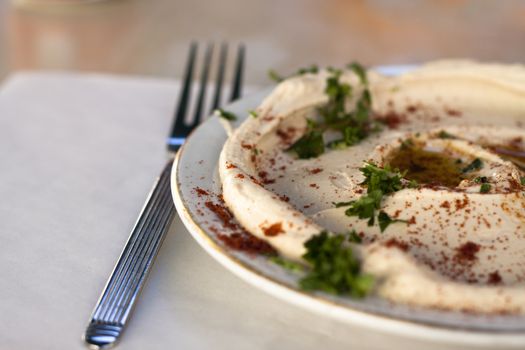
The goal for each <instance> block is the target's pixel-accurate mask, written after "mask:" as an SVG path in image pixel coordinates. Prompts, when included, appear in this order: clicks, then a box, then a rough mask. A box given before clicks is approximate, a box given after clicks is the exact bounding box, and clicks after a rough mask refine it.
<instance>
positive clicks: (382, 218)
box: [377, 210, 407, 232]
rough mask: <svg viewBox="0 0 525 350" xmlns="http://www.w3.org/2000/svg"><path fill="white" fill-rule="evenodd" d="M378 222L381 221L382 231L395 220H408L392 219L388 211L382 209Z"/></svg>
mask: <svg viewBox="0 0 525 350" xmlns="http://www.w3.org/2000/svg"><path fill="white" fill-rule="evenodd" d="M377 222H378V223H379V229H380V230H381V232H383V231H384V230H386V228H387V227H388V225H390V224H393V223H395V222H405V223H406V222H407V221H406V220H398V219H392V218H391V217H390V216H389V215H388V214H387V213H385V212H384V211H382V210H381V211H380V212H379V215H378V216H377Z"/></svg>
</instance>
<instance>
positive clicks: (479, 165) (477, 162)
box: [461, 158, 483, 174]
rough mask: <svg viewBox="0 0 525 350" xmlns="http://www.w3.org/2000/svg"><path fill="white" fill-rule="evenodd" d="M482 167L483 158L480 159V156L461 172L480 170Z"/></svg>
mask: <svg viewBox="0 0 525 350" xmlns="http://www.w3.org/2000/svg"><path fill="white" fill-rule="evenodd" d="M481 168H483V161H482V160H481V159H479V158H476V159H474V160H473V161H472V162H471V163H470V164H469V165H467V166H466V167H464V168H463V169H462V170H461V172H462V173H463V174H464V173H468V172H471V171H475V170H479V169H481Z"/></svg>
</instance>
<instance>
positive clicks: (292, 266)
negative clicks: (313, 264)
mask: <svg viewBox="0 0 525 350" xmlns="http://www.w3.org/2000/svg"><path fill="white" fill-rule="evenodd" d="M270 261H271V262H273V263H274V264H276V265H279V266H281V267H283V268H285V269H286V270H289V271H291V272H303V271H304V270H305V267H304V266H303V265H301V264H299V263H297V262H295V261H292V260H288V259H285V258H283V257H281V256H272V257H270Z"/></svg>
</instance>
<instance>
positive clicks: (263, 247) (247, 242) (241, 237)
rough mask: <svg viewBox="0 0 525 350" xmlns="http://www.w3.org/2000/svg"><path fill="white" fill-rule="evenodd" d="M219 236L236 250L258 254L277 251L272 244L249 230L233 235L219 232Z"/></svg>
mask: <svg viewBox="0 0 525 350" xmlns="http://www.w3.org/2000/svg"><path fill="white" fill-rule="evenodd" d="M217 237H218V238H219V239H220V240H221V241H222V242H223V243H224V244H226V245H227V246H228V247H229V248H232V249H235V250H241V251H245V252H247V253H256V254H276V253H277V252H276V251H275V249H274V248H273V247H272V246H271V245H269V244H268V243H266V242H265V241H263V240H261V239H259V238H257V237H255V236H253V235H251V234H249V233H247V232H242V233H239V232H236V233H233V234H231V235H226V234H222V233H219V234H217Z"/></svg>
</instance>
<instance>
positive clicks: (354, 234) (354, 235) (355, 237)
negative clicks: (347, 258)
mask: <svg viewBox="0 0 525 350" xmlns="http://www.w3.org/2000/svg"><path fill="white" fill-rule="evenodd" d="M348 241H350V242H352V243H359V244H360V243H362V242H363V239H362V238H361V236H359V235H358V234H357V232H355V230H352V231H350V233H349V234H348Z"/></svg>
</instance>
